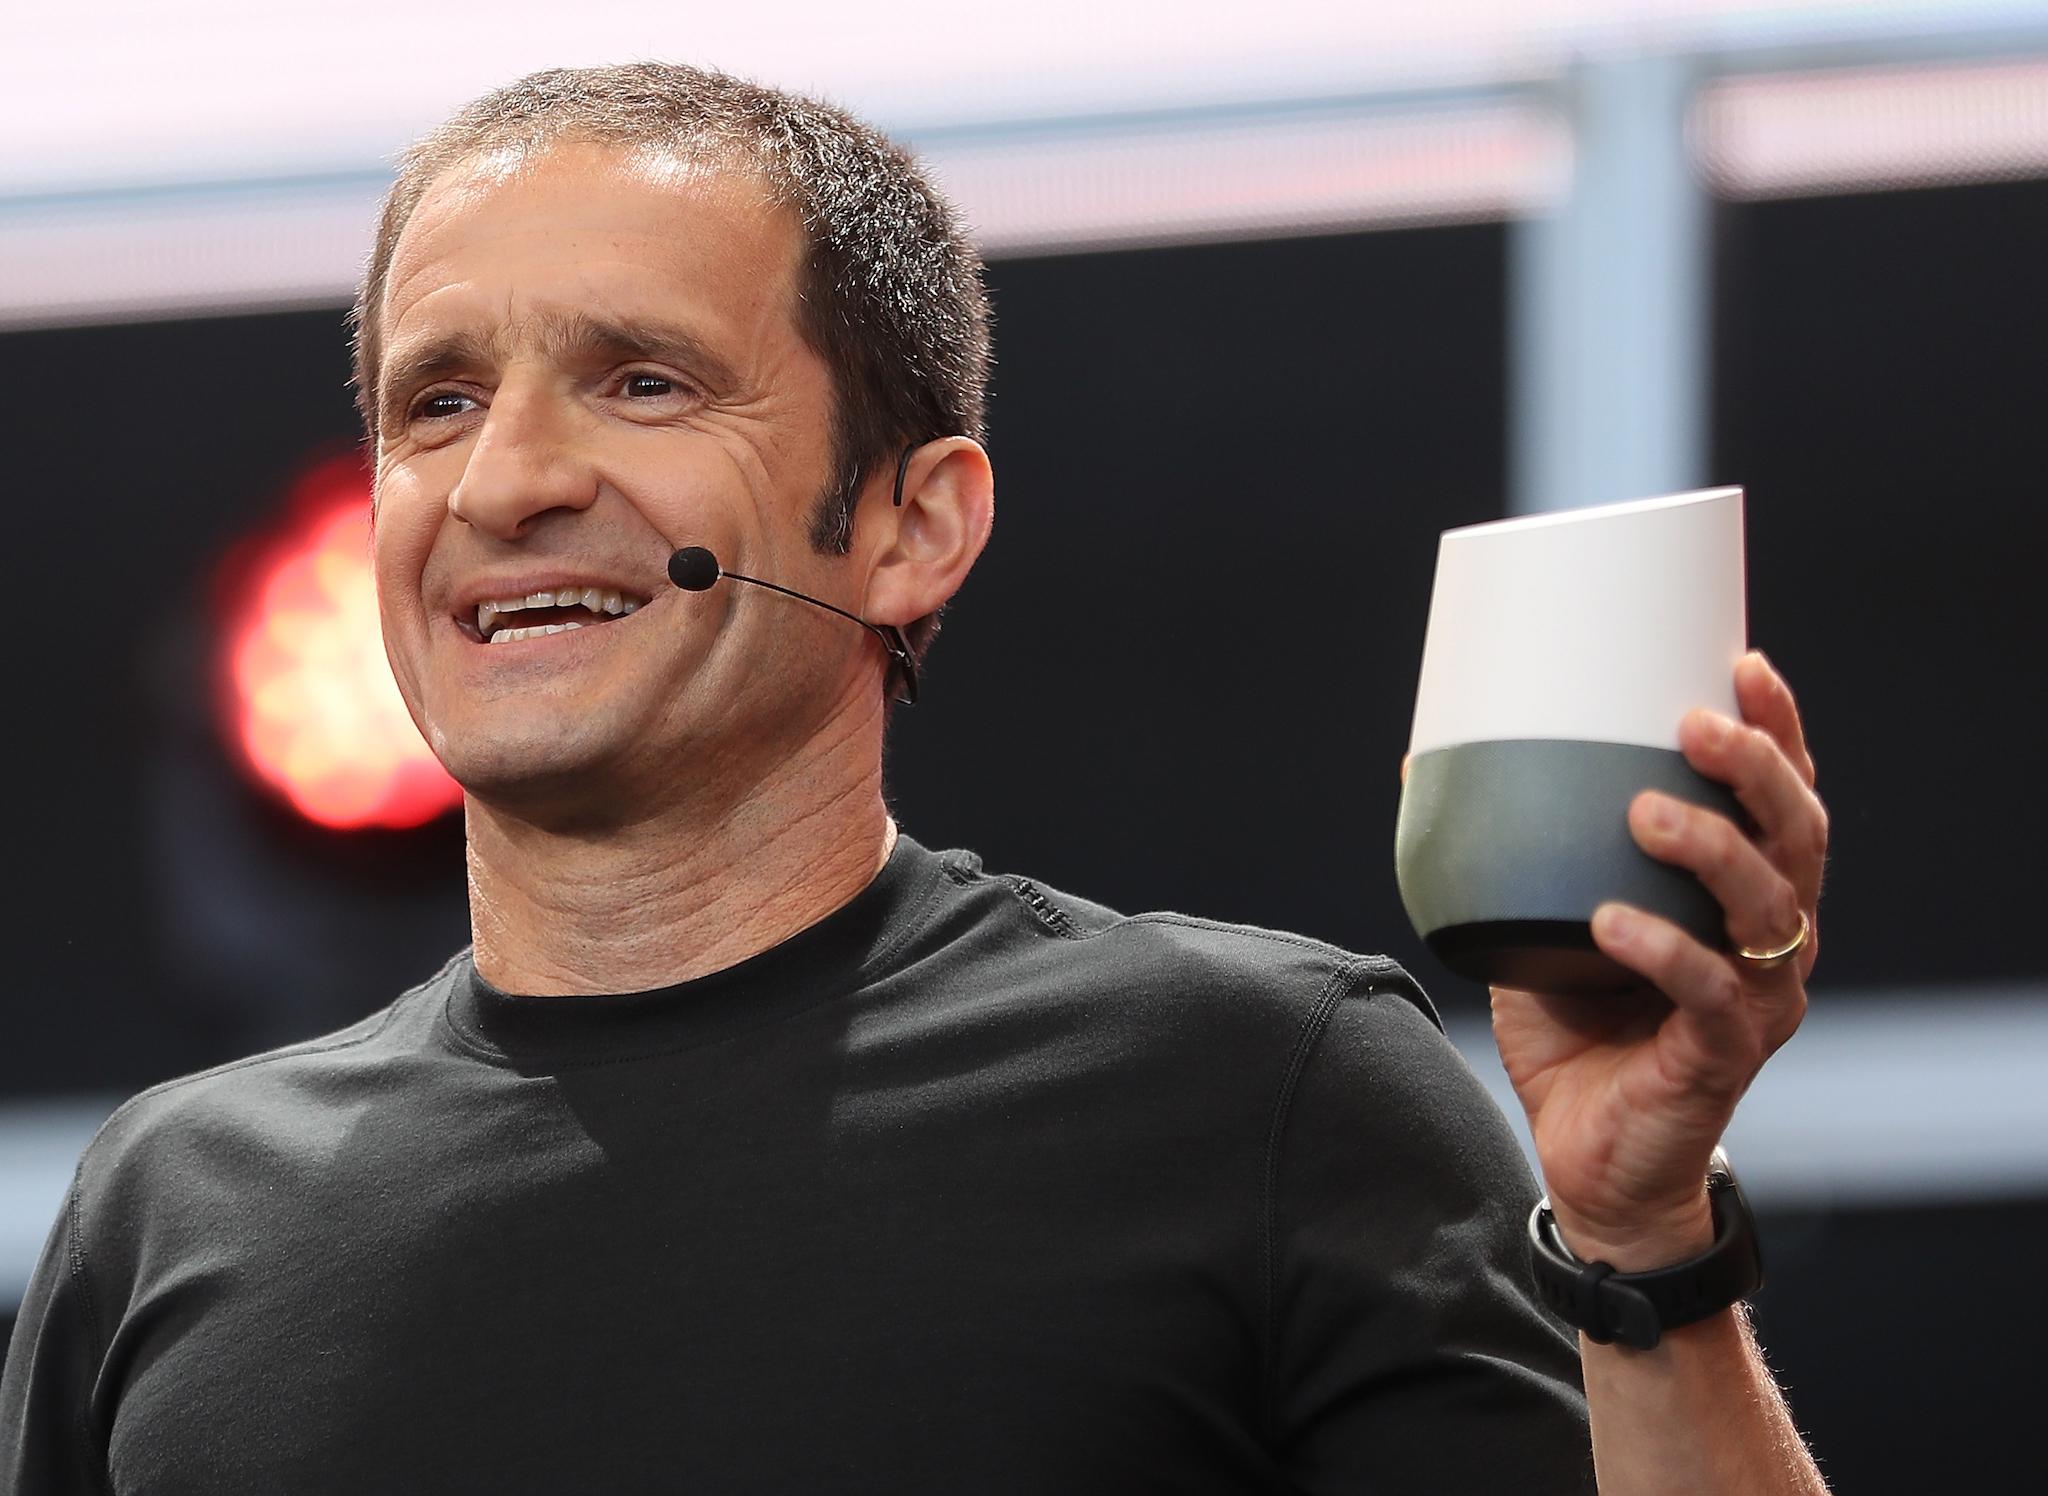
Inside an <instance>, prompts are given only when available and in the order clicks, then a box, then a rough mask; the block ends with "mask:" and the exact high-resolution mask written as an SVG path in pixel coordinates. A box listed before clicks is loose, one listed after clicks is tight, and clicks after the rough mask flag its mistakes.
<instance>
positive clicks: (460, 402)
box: [412, 390, 476, 421]
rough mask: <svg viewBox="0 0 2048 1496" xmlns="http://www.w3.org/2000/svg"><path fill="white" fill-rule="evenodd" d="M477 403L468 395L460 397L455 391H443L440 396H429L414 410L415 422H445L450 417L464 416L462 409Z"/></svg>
mask: <svg viewBox="0 0 2048 1496" xmlns="http://www.w3.org/2000/svg"><path fill="white" fill-rule="evenodd" d="M475 403H476V402H475V401H474V400H471V399H470V398H469V396H467V395H458V394H457V393H456V392H455V391H453V390H442V391H441V392H440V393H439V394H435V395H428V396H427V397H426V398H424V399H422V400H421V401H419V402H418V403H417V404H415V405H414V406H413V408H412V413H413V417H414V419H415V420H424V421H444V420H446V419H447V418H448V417H450V416H459V415H461V414H462V409H461V408H462V407H463V406H465V405H474V404H475Z"/></svg>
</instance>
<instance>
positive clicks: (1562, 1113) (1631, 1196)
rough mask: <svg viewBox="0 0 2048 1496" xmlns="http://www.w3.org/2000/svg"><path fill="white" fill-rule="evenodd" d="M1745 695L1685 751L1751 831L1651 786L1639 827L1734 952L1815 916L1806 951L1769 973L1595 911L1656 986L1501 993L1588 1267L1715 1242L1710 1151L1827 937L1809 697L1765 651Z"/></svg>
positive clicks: (1693, 735)
mask: <svg viewBox="0 0 2048 1496" xmlns="http://www.w3.org/2000/svg"><path fill="white" fill-rule="evenodd" d="M1735 694H1736V700H1737V702H1738V703H1739V704H1740V706H1741V710H1742V715H1743V719H1744V720H1743V722H1740V723H1737V722H1732V721H1730V720H1729V719H1728V718H1727V717H1725V716H1722V715H1721V714H1720V713H1718V712H1711V711H1706V710H1699V711H1694V712H1690V713H1688V714H1687V715H1686V718H1685V720H1684V721H1683V722H1682V723H1681V724H1680V726H1679V746H1680V748H1681V749H1682V750H1683V751H1684V753H1685V757H1686V760H1687V761H1688V762H1689V763H1691V765H1692V766H1693V767H1694V768H1695V769H1697V770H1698V771H1699V772H1700V773H1702V774H1704V775H1705V776H1707V777H1708V778H1710V779H1715V780H1719V781H1720V782H1722V783H1724V784H1726V785H1728V786H1729V787H1730V788H1732V789H1733V790H1734V791H1735V795H1736V798H1737V799H1739V800H1740V801H1741V803H1742V805H1743V807H1744V808H1745V809H1746V810H1747V811H1748V812H1749V815H1750V817H1751V818H1752V819H1753V820H1754V822H1755V823H1756V828H1757V831H1756V835H1755V837H1754V839H1752V838H1751V837H1750V836H1749V835H1746V834H1745V833H1744V832H1743V831H1742V830H1740V829H1738V828H1737V827H1736V826H1735V825H1734V824H1733V823H1732V822H1730V821H1729V820H1728V818H1727V817H1725V816H1723V815H1720V814H1718V813H1716V812H1714V811H1710V810H1703V809H1701V808H1699V807H1697V806H1693V805H1688V804H1685V803H1684V802H1682V801H1679V800H1674V799H1672V798H1671V797H1669V796H1666V795H1662V794H1659V793H1657V792H1655V791H1651V790H1645V791H1644V792H1643V793H1642V794H1640V795H1638V796H1637V797H1636V798H1635V800H1634V801H1633V802H1632V803H1631V804H1630V806H1629V812H1628V819H1629V830H1630V832H1631V833H1632V834H1633V835H1634V837H1635V839H1636V842H1637V844H1638V845H1639V846H1641V847H1642V849H1643V850H1644V851H1645V852H1647V853H1649V854H1650V855H1651V856H1652V857H1656V858H1658V859H1660V860H1662V861H1665V862H1669V863H1672V864H1674V865H1676V866H1678V867H1682V868H1686V869H1689V870H1690V871H1691V872H1693V873H1694V874H1696V875H1697V876H1698V877H1699V879H1700V881H1701V882H1702V883H1704V884H1705V885H1706V886H1707V889H1708V891H1709V892H1711V893H1712V894H1713V895H1714V897H1715V898H1717V899H1719V900H1720V902H1721V907H1722V908H1723V909H1724V910H1725V911H1726V913H1727V928H1728V934H1729V936H1730V937H1731V939H1732V940H1733V941H1734V943H1735V944H1736V945H1738V946H1748V947H1750V948H1751V949H1753V950H1775V949H1777V948H1778V947H1780V946H1782V945H1784V944H1785V943H1786V942H1788V941H1789V940H1791V939H1792V937H1793V936H1794V935H1796V934H1797V933H1798V931H1799V914H1800V911H1801V910H1804V911H1805V914H1806V918H1807V920H1808V921H1809V923H1810V925H1811V927H1812V934H1810V935H1809V937H1808V939H1807V942H1806V945H1805V948H1804V949H1802V950H1801V951H1800V952H1799V954H1798V956H1797V957H1796V958H1795V959H1794V960H1792V961H1788V962H1787V963H1785V964H1784V965H1782V966H1779V967H1777V968H1776V969H1774V970H1769V971H1765V970H1759V969H1758V968H1757V967H1756V966H1755V965H1754V964H1752V963H1750V962H1748V961H1744V960H1741V959H1739V958H1738V957H1736V956H1734V955H1733V954H1730V953H1724V952H1721V951H1715V950H1710V949H1708V948H1707V947H1706V946H1704V945H1702V944H1700V943H1699V942H1698V941H1697V940H1695V939H1693V938H1692V937H1691V936H1690V935H1687V934H1686V933H1685V932H1684V931H1682V930H1680V929H1679V928H1678V927H1677V926H1676V925H1674V924H1672V923H1671V922H1670V921H1668V920H1665V919H1662V918H1660V917H1658V916H1656V915H1652V914H1648V913H1646V912H1644V911H1642V910H1638V909H1633V908H1632V907H1630V906H1628V905H1625V904H1620V903H1607V904H1603V905H1601V906H1600V908H1599V909H1598V910H1596V911H1595V913H1594V917H1593V938H1594V941H1595V942H1596V943H1597V944H1598V945H1599V947H1600V949H1601V950H1603V951H1605V952H1606V953H1607V954H1608V955H1609V956H1611V957H1613V958H1614V960H1616V961H1618V962H1620V963H1621V964H1622V965H1623V966H1626V967H1628V968H1629V969H1630V970H1632V971H1635V972H1638V973H1640V974H1641V975H1642V976H1643V978H1644V979H1645V981H1646V982H1648V983H1649V984H1650V986H1652V987H1654V988H1655V989H1656V993H1641V994H1637V993H1630V994H1627V995H1624V996H1620V997H1616V996H1614V995H1612V994H1609V995H1605V996H1590V995H1573V994H1559V993H1536V992H1521V991H1516V990H1513V989H1511V988H1505V987H1496V988H1494V989H1493V1033H1494V1039H1495V1041H1496V1042H1497V1043H1498V1044H1499V1046H1500V1054H1501V1059H1502V1061H1503V1062H1504V1063H1505V1065H1506V1067H1507V1073H1508V1078H1509V1080H1510V1081H1512V1082H1513V1084H1514V1087H1515V1093H1516V1095H1518V1096H1519V1097H1520V1098H1521V1101H1522V1105H1523V1107H1524V1108H1525V1109H1526V1110H1527V1111H1528V1114H1529V1126H1530V1130H1531V1132H1532V1133H1533V1134H1534V1136H1535V1141H1536V1154H1537V1158H1538V1159H1539V1161H1540V1162H1541V1164H1542V1167H1543V1178H1544V1183H1545V1185H1546V1187H1547V1189H1548V1191H1549V1195H1550V1204H1551V1209H1552V1210H1553V1211H1554V1212H1555V1214H1556V1216H1557V1223H1558V1230H1559V1231H1560V1233H1561V1234H1562V1235H1563V1237H1564V1241H1565V1244H1566V1245H1567V1246H1568V1247H1570V1248H1571V1250H1572V1251H1573V1253H1574V1254H1575V1255H1577V1256H1578V1257H1579V1258H1580V1260H1582V1261H1586V1262H1594V1261H1604V1262H1609V1263H1612V1264H1613V1265H1614V1267H1615V1268H1616V1269H1617V1270H1618V1271H1620V1272H1637V1271H1643V1270H1646V1269H1650V1268H1658V1267H1665V1266H1669V1265H1670V1264H1672V1263H1675V1262H1679V1261H1683V1260H1684V1259H1686V1258H1688V1257H1693V1256H1696V1255H1698V1254H1699V1253H1700V1252H1703V1251H1705V1250H1706V1248H1707V1247H1708V1246H1709V1245H1710V1244H1711V1243H1712V1241H1713V1227H1712V1219H1711V1216H1710V1214H1709V1212H1708V1209H1707V1198H1706V1174H1707V1164H1708V1159H1709V1156H1710V1155H1711V1154H1712V1152H1713V1149H1714V1145H1715V1144H1716V1143H1717V1142H1719V1141H1720V1138H1721V1134H1722V1132H1723V1131H1724V1129H1726V1127H1727V1125H1728V1119H1729V1118H1730V1117H1731V1116H1732V1115H1733V1114H1734V1111H1735V1104H1736V1102H1737V1101H1739V1100H1740V1099H1741V1097H1742V1094H1743V1092H1745V1091H1746V1090H1748V1088H1749V1084H1750V1082H1751V1081H1752V1080H1754V1079H1755V1078H1756V1074H1757V1072H1758V1071H1759V1070H1760V1069H1762V1068H1763V1063H1764V1061H1765V1060H1767V1059H1769V1058H1770V1057H1771V1055H1772V1054H1773V1053H1775V1052H1776V1050H1777V1049H1778V1047H1779V1046H1780V1045H1781V1044H1783V1043H1784V1042H1785V1041H1786V1040H1787V1039H1789V1038H1791V1037H1792V1033H1793V1031H1794V1030H1795V1029H1797V1028H1798V1027H1799V1021H1800V1019H1801V1018H1802V1017H1803V1016H1804V1015H1805V1012H1806V979H1807V977H1808V975H1809V974H1810V973H1811V972H1812V970H1813V963H1814V958H1815V956H1816V954H1817V953H1818V951H1819V947H1820V933H1819V917H1818V914H1817V906H1818V904H1819V901H1820V885H1821V871H1822V866H1823V863H1824V861H1825V859H1826V854H1827V840H1828V818H1827V811H1826V809H1825V808H1824V807H1823V806H1822V804H1821V802H1820V798H1819V797H1818V796H1817V795H1816V794H1815V793H1814V789H1813V785H1814V767H1813V759H1812V757H1811V756H1810V755H1809V754H1808V752H1807V749H1806V739H1805V735H1804V733H1803V731H1802V730H1801V727H1800V723H1799V708H1798V704H1797V703H1796V702H1795V701H1794V700H1793V697H1792V692H1791V688H1790V687H1788V686H1787V685H1786V684H1785V681H1784V678H1783V677H1782V676H1780V675H1779V674H1778V672H1777V671H1776V670H1775V669H1773V668H1772V666H1771V664H1770V662H1769V661H1768V660H1766V659H1765V658H1764V657H1763V655H1762V654H1761V653H1757V652H1751V653H1750V654H1747V655H1745V656H1743V658H1742V659H1741V660H1740V661H1739V662H1738V663H1737V665H1736V670H1735ZM1667 817H1668V820H1667V819H1666V818H1667ZM1657 993H1661V994H1662V998H1663V1000H1661V1001H1660V1000H1659V999H1658V997H1657Z"/></svg>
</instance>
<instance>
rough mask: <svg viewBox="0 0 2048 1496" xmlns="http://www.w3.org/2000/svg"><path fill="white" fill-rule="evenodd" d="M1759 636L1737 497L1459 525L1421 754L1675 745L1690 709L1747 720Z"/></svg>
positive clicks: (1433, 651) (1419, 730)
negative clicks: (1745, 662) (1525, 745)
mask: <svg viewBox="0 0 2048 1496" xmlns="http://www.w3.org/2000/svg"><path fill="white" fill-rule="evenodd" d="M1746 641H1747V629H1746V626H1745V623H1744V599H1743V560H1742V490H1741V489H1739V488H1709V489H1700V490H1698V491H1696V492H1693V493H1680V494H1670V495H1667V496H1665V497H1662V498H1655V499H1637V500H1634V501H1632V502H1630V503H1626V504H1604V505H1599V506H1597V507H1593V508H1586V509H1566V510H1559V511H1556V512H1554V513H1548V514H1534V515H1528V516H1525V517H1523V518H1520V519H1505V520H1496V521H1494V522H1493V523H1491V524H1484V525H1467V526H1465V527H1463V528H1462V529H1457V530H1446V531H1445V532H1444V533H1443V538H1442V540H1441V541H1440V542H1439V543H1438V546H1437V557H1436V587H1435V590H1434V591H1433V593H1432V594H1431V597H1430V603H1429V631H1428V634H1427V636H1426V638H1425V640H1424V643H1423V647H1422V679H1421V683H1420V685H1419V686H1418V688H1417V690H1416V697H1415V727H1414V732H1413V734H1412V735H1411V737H1410V739H1409V744H1408V747H1409V751H1410V752H1411V753H1427V752H1429V751H1430V750H1431V749H1434V748H1447V747H1451V746H1453V745H1455V744H1459V743H1483V742H1497V741H1502V740H1510V739H1528V738H1551V739H1560V738H1561V739H1572V740H1578V741H1589V742H1601V743H1633V744H1639V745H1642V746H1644V747H1651V748H1671V749H1676V748H1677V747H1678V723H1679V720H1680V719H1681V718H1682V717H1684V715H1685V714H1686V712H1687V711H1689V710H1690V709H1691V708H1693V707H1696V706H1707V707H1713V708H1714V709H1716V710H1717V711H1722V712H1726V713H1728V714H1729V715H1730V716H1739V715H1740V713H1739V712H1738V710H1737V708H1736V704H1735V662H1736V661H1737V660H1738V659H1740V658H1741V657H1742V653H1743V651H1744V650H1745V649H1746V648H1747V647H1748V646H1747V642H1746Z"/></svg>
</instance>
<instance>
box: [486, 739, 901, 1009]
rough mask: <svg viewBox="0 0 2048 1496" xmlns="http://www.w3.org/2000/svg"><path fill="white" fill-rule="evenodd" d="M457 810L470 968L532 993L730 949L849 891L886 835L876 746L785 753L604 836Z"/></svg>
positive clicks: (763, 939)
mask: <svg viewBox="0 0 2048 1496" xmlns="http://www.w3.org/2000/svg"><path fill="white" fill-rule="evenodd" d="M877 746H879V745H877ZM468 825H469V905H470V925H471V929H472V932H473V936H474V940H475V944H476V965H477V971H478V972H479V973H480V974H481V975H482V976H483V978H484V980H486V981H487V982H490V983H491V984H492V985H493V986H495V987H498V988H500V989H501V990H503V991H507V992H516V993H523V994H531V995H536V996H538V995H557V994H560V995H568V994H585V993H604V992H641V991H648V990H651V989H653V988H657V987H666V986H670V985H673V984H674V983H677V982H685V981H690V980H692V979H694V978H696V977H701V976H706V975H709V974H710V973H711V972H714V971H721V970H723V969H724V968H726V967H728V966H733V965H736V964H738V963H739V962H741V961H744V960H746V959H747V958H748V957H749V956H753V955H756V954H758V953H759V952H761V951H764V950H766V949H768V948H769V947H770V946H773V945H777V944H780V943H781V942H782V941H784V940H786V939H788V938H789V937H790V936H792V935H794V934H796V933H797V932H798V931H799V930H802V929H804V928H806V927H807V926H809V925H812V924H815V923H816V922H817V921H818V920H820V919H822V918H824V917H825V916H826V915H827V914H830V913H831V912H832V911H833V910H835V909H837V908H839V907H840V906H841V905H842V904H845V903H846V902H847V901H848V900H850V899H851V898H852V897H853V896H854V895H855V894H857V893H859V892H860V891H861V890H862V889H863V888H865V887H866V886H867V885H868V884H869V883H870V882H871V881H873V879H874V877H875V875H876V874H877V873H878V872H880V870H881V868H882V865H883V864H884V863H885V862H887V861H888V859H889V854H890V852H891V851H892V850H893V849H894V847H895V845H896V823H895V822H894V821H893V820H891V819H890V817H889V814H888V811H887V809H886V808H885V807H884V805H883V803H882V782H881V764H880V755H879V753H878V752H877V753H875V754H873V755H872V756H853V757H851V758H841V757H840V756H838V755H828V756H827V757H826V759H825V760H824V761H823V762H820V761H818V760H816V759H811V758H806V759H803V760H801V761H798V760H791V761H787V762H785V763H784V764H782V765H780V766H778V767H777V769H776V770H775V771H774V772H773V773H772V774H771V775H770V776H769V778H768V779H767V780H765V781H763V782H761V783H758V784H755V785H754V786H752V787H751V788H750V789H749V791H748V792H747V793H746V794H744V795H742V796H739V797H737V798H736V799H730V800H728V801H727V802H726V803H725V804H723V805H720V806H715V807H714V806H705V805H701V804H700V805H697V806H695V807H688V806H678V807H675V808H673V809H671V810H669V811H667V812H665V813H662V814H658V815H656V816H652V817H650V818H648V819H647V820H644V821H640V822H637V823H634V824H631V825H625V826H620V827H618V828H616V829H615V830H614V831H612V832H610V833H607V834H604V835H600V836H591V835H588V834H587V833H583V834H575V835H562V834H559V833H556V832H554V831H550V830H548V829H545V828H543V827H539V826H535V825H533V824H532V823H530V822H528V821H523V820H521V819H518V818H516V817H514V816H511V815H507V814H504V813H502V812H498V811H495V810H493V809H492V808H491V807H489V806H486V805H483V804H480V803H478V802H476V801H474V800H472V801H471V802H470V804H469V807H468Z"/></svg>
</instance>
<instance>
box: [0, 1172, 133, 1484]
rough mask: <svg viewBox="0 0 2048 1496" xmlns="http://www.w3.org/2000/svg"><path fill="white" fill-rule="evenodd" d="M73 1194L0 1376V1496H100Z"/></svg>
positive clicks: (87, 1311)
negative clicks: (93, 1436)
mask: <svg viewBox="0 0 2048 1496" xmlns="http://www.w3.org/2000/svg"><path fill="white" fill-rule="evenodd" d="M77 1231H78V1194H77V1191H76V1189H75V1188H74V1190H73V1192H72V1193H71V1195H70V1196H69V1197H67V1199H66V1200H65V1202H64V1209H63V1211H62V1212H61V1213H60V1214H59V1215H58V1217H57V1223H56V1225H55V1226H54V1227H52V1228H51V1231H50V1237H49V1240H48V1241H47V1242H46V1243H45V1244H44V1246H43V1255H42V1258H41V1260H40V1261H39V1262H38V1263H37V1264H36V1270H35V1274H34V1276H33V1277H31V1278H30V1279H29V1284H28V1293H27V1295H26V1297H25V1298H24V1299H23V1300H22V1305H21V1313H20V1316H19V1318H17V1319H16V1321H15V1325H14V1338H13V1340H12V1342H11V1343H10V1344H9V1346H8V1350H7V1369H6V1372H5V1374H4V1375H0V1496H88V1493H90V1496H102V1493H104V1492H105V1491H106V1490H107V1484H106V1478H105V1474H104V1471H105V1466H104V1464H103V1462H101V1460H100V1459H99V1457H98V1455H97V1454H96V1453H95V1450H94V1441H93V1438H92V1434H91V1420H90V1401H91V1393H92V1385H93V1378H94V1366H95V1361H96V1352H95V1347H94V1341H95V1338H96V1335H95V1328H94V1324H93V1307H92V1302H91V1295H90V1292H89V1290H88V1288H87V1286H86V1284H85V1281H84V1277H83V1272H82V1268H81V1267H80V1264H79V1262H78V1253H79V1246H78V1238H77Z"/></svg>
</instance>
